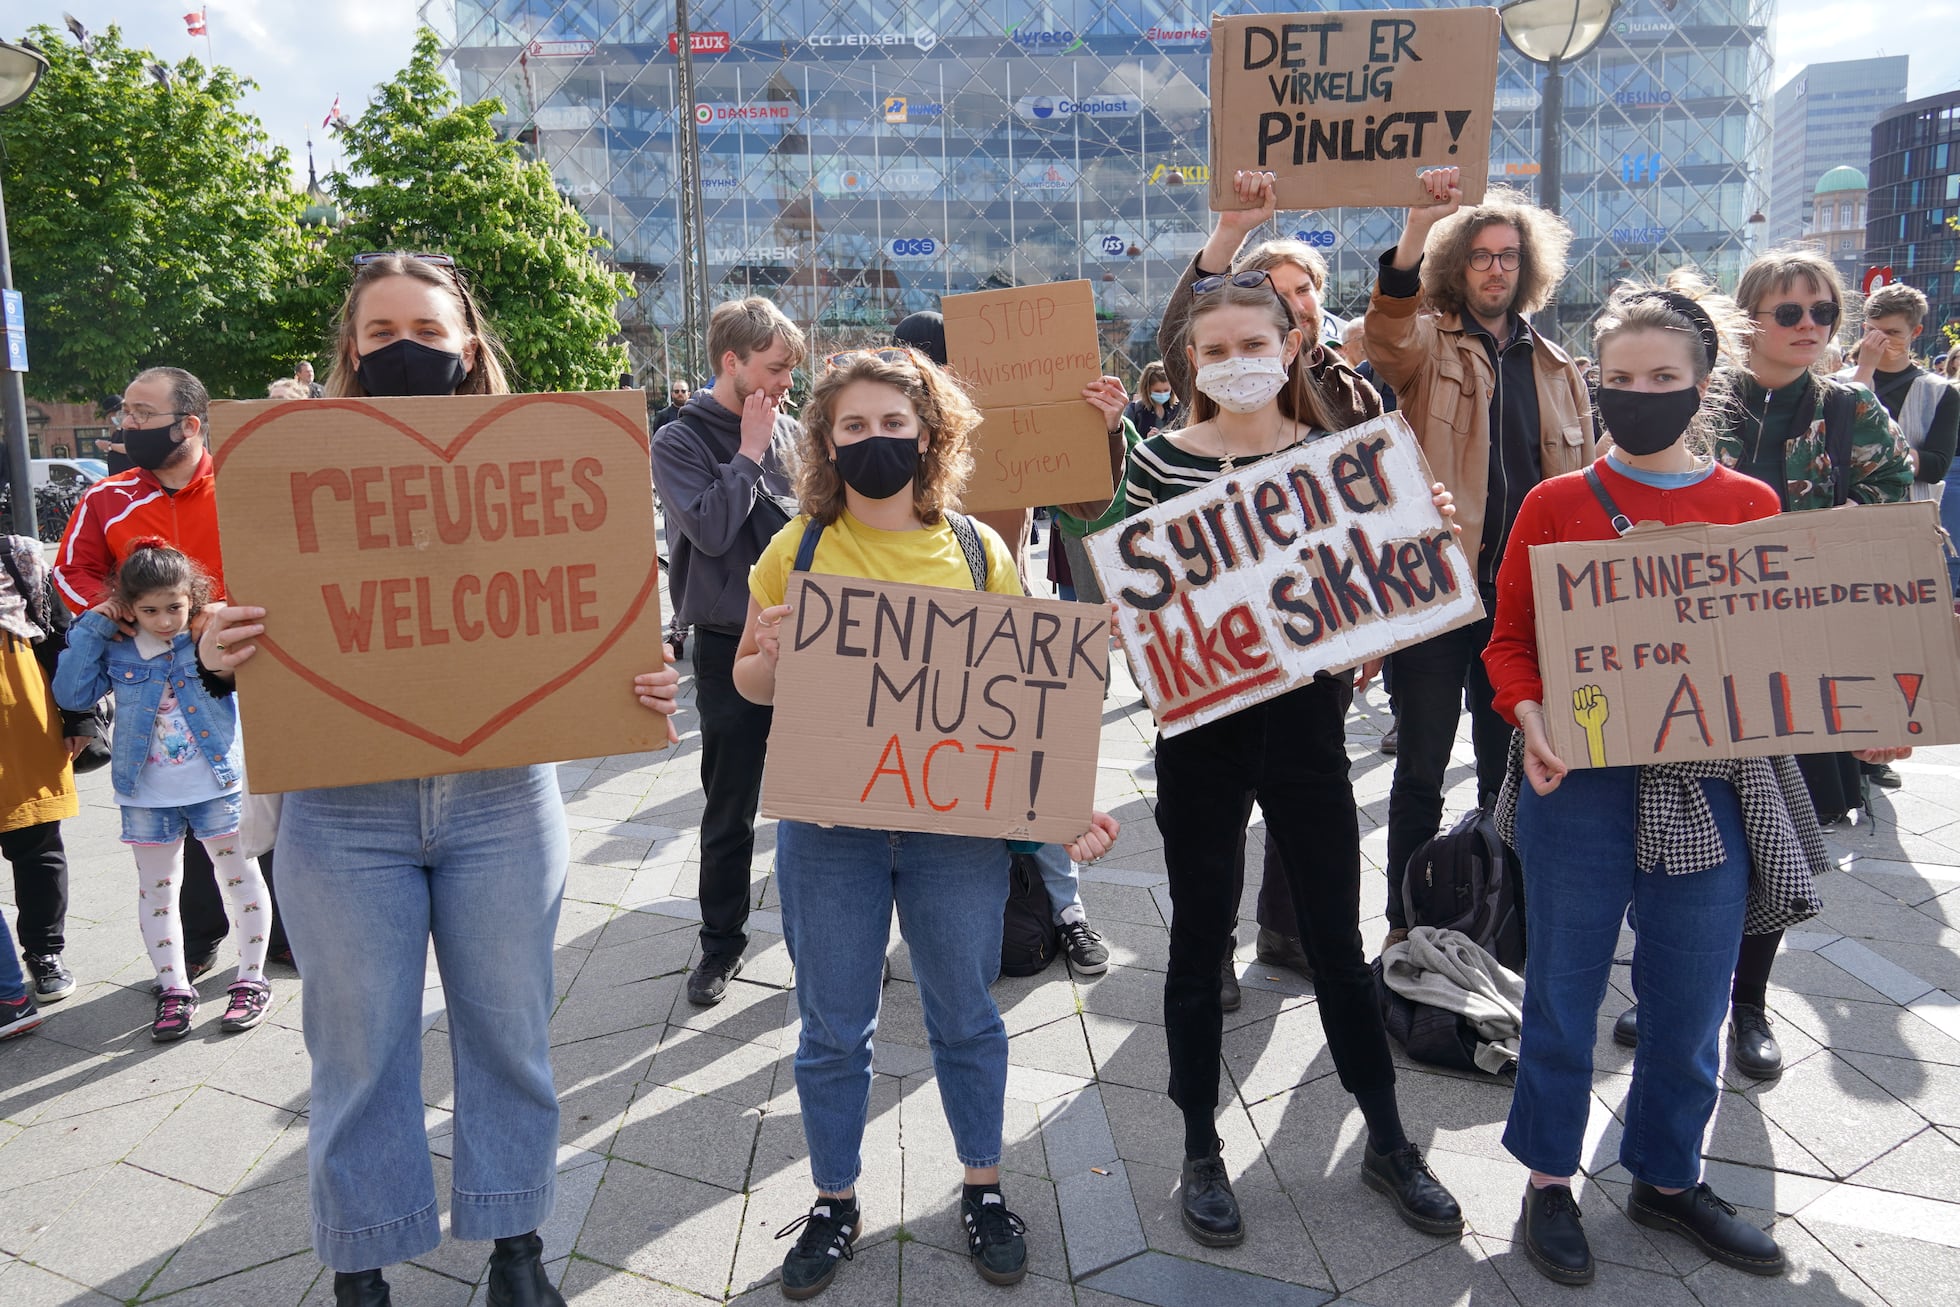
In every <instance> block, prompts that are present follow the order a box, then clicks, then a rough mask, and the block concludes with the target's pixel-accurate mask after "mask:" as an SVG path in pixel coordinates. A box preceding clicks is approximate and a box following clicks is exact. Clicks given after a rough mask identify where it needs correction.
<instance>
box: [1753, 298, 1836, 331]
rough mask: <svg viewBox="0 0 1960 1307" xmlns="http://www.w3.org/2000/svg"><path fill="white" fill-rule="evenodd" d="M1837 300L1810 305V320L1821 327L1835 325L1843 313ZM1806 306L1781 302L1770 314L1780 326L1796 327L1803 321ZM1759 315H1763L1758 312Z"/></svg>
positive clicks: (1821, 301)
mask: <svg viewBox="0 0 1960 1307" xmlns="http://www.w3.org/2000/svg"><path fill="white" fill-rule="evenodd" d="M1842 312H1843V310H1841V309H1840V308H1839V307H1838V303H1837V301H1836V300H1818V301H1817V302H1816V303H1815V304H1813V305H1811V306H1810V320H1811V321H1812V322H1814V323H1816V324H1817V325H1818V326H1820V327H1835V326H1836V325H1837V320H1838V316H1839V314H1840V313H1842ZM1803 315H1804V307H1803V305H1801V304H1779V305H1777V306H1776V307H1775V308H1774V309H1772V310H1771V311H1770V314H1769V316H1770V317H1771V318H1772V319H1774V320H1775V322H1776V325H1777V326H1779V327H1794V326H1796V325H1797V324H1798V323H1799V322H1802V321H1803ZM1756 316H1757V317H1759V318H1760V317H1762V316H1763V315H1762V314H1760V313H1758V314H1757V315H1756Z"/></svg>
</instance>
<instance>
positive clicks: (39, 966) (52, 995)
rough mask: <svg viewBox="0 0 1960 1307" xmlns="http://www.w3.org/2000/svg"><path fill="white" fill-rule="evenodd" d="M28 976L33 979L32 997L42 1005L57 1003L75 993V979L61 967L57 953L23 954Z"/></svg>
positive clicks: (66, 969) (22, 957)
mask: <svg viewBox="0 0 1960 1307" xmlns="http://www.w3.org/2000/svg"><path fill="white" fill-rule="evenodd" d="M21 960H22V961H23V962H25V963H27V971H28V974H29V975H31V976H33V977H34V997H35V998H36V999H38V1000H40V1001H41V1002H43V1003H59V1002H60V1001H61V1000H62V999H64V998H67V997H68V996H69V995H70V994H72V993H74V992H75V977H73V976H72V975H70V974H68V968H67V967H64V966H62V965H61V954H59V953H23V954H21Z"/></svg>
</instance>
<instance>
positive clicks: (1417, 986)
mask: <svg viewBox="0 0 1960 1307" xmlns="http://www.w3.org/2000/svg"><path fill="white" fill-rule="evenodd" d="M1382 979H1383V980H1384V981H1385V982H1386V983H1387V985H1388V987H1389V988H1390V989H1392V990H1394V991H1395V992H1396V993H1398V994H1400V995H1402V996H1403V997H1404V998H1409V999H1413V1000H1414V1001H1416V1002H1418V1003H1427V1004H1429V1006H1431V1007H1436V1008H1441V1009H1443V1010H1444V1011H1445V1012H1454V1013H1456V1014H1457V1015H1458V1016H1461V1017H1463V1018H1464V1019H1466V1020H1467V1021H1469V1023H1470V1024H1471V1026H1472V1027H1473V1028H1475V1030H1476V1032H1477V1038H1478V1040H1479V1043H1478V1045H1477V1052H1476V1063H1477V1066H1478V1068H1479V1069H1481V1070H1484V1071H1491V1072H1496V1071H1502V1070H1503V1069H1504V1068H1505V1067H1507V1066H1509V1065H1511V1064H1512V1063H1514V1062H1516V1061H1517V1060H1518V1032H1519V1029H1520V1028H1521V1027H1522V1026H1523V1024H1524V977H1523V976H1520V975H1519V974H1518V973H1517V972H1515V971H1511V970H1508V969H1506V968H1505V967H1504V966H1502V965H1500V964H1499V963H1498V961H1497V959H1496V958H1493V957H1492V956H1491V955H1490V954H1488V953H1486V952H1485V951H1484V950H1483V949H1481V948H1479V947H1478V946H1477V943H1476V941H1475V940H1473V939H1471V938H1470V937H1469V936H1468V935H1466V934H1464V933H1463V932H1462V931H1460V930H1439V929H1437V928H1436V927H1434V926H1417V927H1415V928H1414V929H1413V930H1411V931H1410V932H1409V937H1408V938H1407V939H1405V940H1402V941H1401V942H1399V943H1395V944H1391V945H1389V946H1388V947H1387V948H1386V949H1384V950H1382Z"/></svg>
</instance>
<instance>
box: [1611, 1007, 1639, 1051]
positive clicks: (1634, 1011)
mask: <svg viewBox="0 0 1960 1307" xmlns="http://www.w3.org/2000/svg"><path fill="white" fill-rule="evenodd" d="M1613 1042H1614V1043H1616V1044H1618V1045H1620V1046H1621V1047H1622V1048H1635V1047H1637V1046H1638V1045H1639V1043H1640V1005H1639V1004H1638V1003H1635V1004H1634V1005H1633V1006H1632V1007H1630V1008H1628V1009H1627V1010H1626V1011H1624V1012H1622V1013H1620V1019H1619V1020H1618V1021H1615V1022H1614V1023H1613Z"/></svg>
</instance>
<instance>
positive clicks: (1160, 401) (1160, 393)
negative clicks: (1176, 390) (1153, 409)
mask: <svg viewBox="0 0 1960 1307" xmlns="http://www.w3.org/2000/svg"><path fill="white" fill-rule="evenodd" d="M1150 402H1151V403H1153V404H1156V405H1157V406H1159V407H1160V408H1161V407H1162V406H1164V405H1166V404H1168V403H1170V402H1171V392H1170V391H1168V390H1153V391H1151V392H1150Z"/></svg>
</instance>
